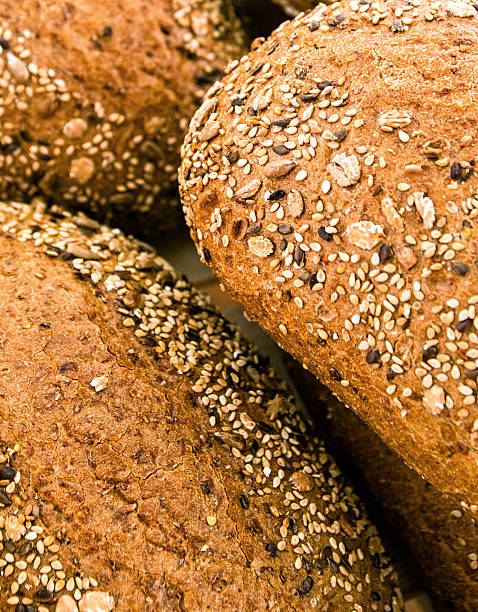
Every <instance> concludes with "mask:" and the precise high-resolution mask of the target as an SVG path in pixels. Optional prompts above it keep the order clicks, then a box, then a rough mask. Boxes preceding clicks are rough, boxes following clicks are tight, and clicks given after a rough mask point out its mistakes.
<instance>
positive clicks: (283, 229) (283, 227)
mask: <svg viewBox="0 0 478 612" xmlns="http://www.w3.org/2000/svg"><path fill="white" fill-rule="evenodd" d="M277 231H278V232H279V234H284V235H287V234H292V233H293V231H294V228H293V227H292V225H289V224H288V223H281V224H280V225H279V226H278V228H277Z"/></svg>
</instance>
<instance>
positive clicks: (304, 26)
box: [180, 0, 478, 515]
mask: <svg viewBox="0 0 478 612" xmlns="http://www.w3.org/2000/svg"><path fill="white" fill-rule="evenodd" d="M416 5H417V6H416V8H412V7H411V6H410V5H409V7H410V9H409V10H408V9H407V7H403V6H402V4H401V3H400V2H397V1H396V0H392V1H387V2H384V3H383V9H379V8H376V7H375V6H374V5H369V4H363V5H361V4H360V3H350V4H340V5H334V6H332V7H325V6H320V7H317V8H316V9H313V10H312V11H311V12H310V13H308V14H307V15H306V16H301V17H298V18H297V19H295V20H294V21H292V22H289V23H287V24H284V26H283V27H281V28H279V29H278V30H277V31H276V32H274V33H273V34H272V36H271V37H270V39H269V40H268V41H266V42H265V43H264V44H263V45H262V46H259V47H258V48H257V49H256V50H254V51H253V52H252V53H251V54H250V55H249V56H248V57H247V58H243V59H242V61H241V65H240V66H239V67H238V68H237V69H235V70H234V71H232V73H231V74H230V75H228V76H227V77H226V78H225V79H224V80H223V82H222V84H221V85H218V86H216V87H214V88H212V90H211V91H210V92H209V94H208V98H207V100H206V102H205V103H204V106H203V107H202V109H200V110H199V111H198V113H197V114H196V116H195V118H194V119H193V122H192V124H191V126H192V127H191V130H190V133H189V135H188V136H187V139H186V142H185V145H184V148H183V158H184V161H183V166H182V170H181V177H180V179H181V189H182V196H183V200H184V207H185V212H186V215H187V220H188V223H189V224H190V226H191V228H192V236H193V238H194V239H195V240H196V241H197V244H198V245H199V249H200V252H201V254H202V255H203V258H204V259H205V261H206V262H207V263H209V264H210V265H211V266H212V267H213V269H214V271H215V273H216V274H217V276H218V277H219V278H220V279H221V281H222V282H223V283H224V284H225V285H226V287H227V288H228V289H229V290H230V291H231V293H232V294H233V295H234V296H235V298H236V299H237V300H238V301H239V302H240V303H241V304H242V305H243V306H244V308H245V309H246V310H247V311H248V312H249V314H250V315H251V316H252V318H253V319H256V320H257V321H258V322H260V323H261V325H262V326H263V327H264V328H265V329H266V330H267V331H268V332H269V333H270V334H271V335H272V336H273V337H274V338H275V339H276V340H277V341H278V342H279V344H280V345H281V346H283V347H284V348H285V349H286V350H288V351H289V352H291V353H292V354H293V355H294V356H295V357H297V358H298V359H299V360H300V361H302V362H303V363H304V364H306V365H307V367H308V368H309V369H311V370H312V371H313V372H314V373H315V374H316V375H317V376H318V377H319V378H320V379H321V380H322V382H323V383H325V384H326V385H327V386H329V387H330V388H331V389H332V390H333V392H334V393H335V394H336V395H337V396H338V397H339V398H340V399H341V400H342V401H343V402H344V403H345V404H346V405H348V406H350V407H351V408H352V409H353V410H354V411H356V412H357V414H359V415H360V416H361V417H362V418H363V419H365V420H366V421H367V422H368V423H369V424H370V425H371V426H372V427H373V428H374V429H375V430H376V431H377V432H378V433H379V434H380V436H381V437H382V438H383V439H384V440H385V441H386V442H387V443H388V444H389V445H390V446H391V447H392V448H393V449H394V450H395V451H396V452H398V453H400V454H401V455H402V456H403V457H404V458H405V459H406V460H407V462H408V463H409V464H410V465H412V466H413V467H414V468H415V469H416V470H417V471H418V472H420V473H421V474H422V475H424V476H425V477H426V478H427V479H428V480H429V481H430V482H431V483H432V484H433V485H434V486H436V488H437V489H439V490H440V491H442V492H445V493H447V494H449V495H451V496H453V497H454V498H455V499H456V500H458V501H459V502H460V503H461V504H462V505H463V507H465V508H467V509H468V510H470V512H472V513H473V514H475V515H478V469H477V461H478V453H477V449H478V408H477V404H476V398H477V384H476V376H477V375H478V361H477V358H478V334H477V328H478V318H477V317H476V306H475V304H476V303H477V302H478V295H477V294H476V280H477V277H476V275H477V267H476V262H475V259H476V256H477V249H478V247H477V245H478V235H477V230H476V211H477V210H478V197H476V194H477V187H478V177H477V174H476V171H475V169H474V168H475V165H474V164H475V159H476V158H477V156H478V143H477V141H476V138H475V133H474V128H473V126H474V123H475V120H476V115H477V112H478V108H477V103H476V101H475V98H474V97H473V95H472V91H473V88H472V83H473V82H474V74H475V71H476V67H477V55H476V53H475V49H476V45H477V43H478V28H477V23H478V21H477V17H476V14H477V13H476V10H475V8H474V7H473V6H472V5H471V4H470V3H468V2H467V1H466V0H456V1H455V0H449V1H448V2H445V4H444V5H442V4H440V5H434V4H433V3H431V2H429V1H428V0H421V1H420V2H417V3H416ZM414 7H415V4H414ZM371 41H373V44H371ZM235 99H236V100H237V99H240V100H241V103H240V104H239V103H238V102H233V106H232V105H231V101H234V100H235ZM208 115H209V116H208ZM211 122H214V124H215V126H216V128H215V129H216V136H215V137H214V138H212V139H210V140H207V141H206V140H204V132H205V131H206V130H207V129H208V127H209V126H210V124H211ZM274 122H275V124H274ZM277 122H278V123H277ZM203 130H204V131H203Z"/></svg>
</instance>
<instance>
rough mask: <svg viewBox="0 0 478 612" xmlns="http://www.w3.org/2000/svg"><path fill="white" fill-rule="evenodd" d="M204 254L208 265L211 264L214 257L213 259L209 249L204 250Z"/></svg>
mask: <svg viewBox="0 0 478 612" xmlns="http://www.w3.org/2000/svg"><path fill="white" fill-rule="evenodd" d="M202 253H203V256H204V259H205V261H206V263H211V261H212V257H211V253H210V252H209V249H207V248H206V247H204V249H203V250H202Z"/></svg>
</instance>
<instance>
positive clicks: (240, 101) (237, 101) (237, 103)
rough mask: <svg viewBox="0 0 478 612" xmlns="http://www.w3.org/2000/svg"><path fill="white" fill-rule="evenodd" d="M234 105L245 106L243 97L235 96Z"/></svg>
mask: <svg viewBox="0 0 478 612" xmlns="http://www.w3.org/2000/svg"><path fill="white" fill-rule="evenodd" d="M231 105H232V106H244V100H243V99H242V98H234V100H233V101H232V102H231Z"/></svg>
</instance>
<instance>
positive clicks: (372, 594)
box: [370, 591, 382, 601]
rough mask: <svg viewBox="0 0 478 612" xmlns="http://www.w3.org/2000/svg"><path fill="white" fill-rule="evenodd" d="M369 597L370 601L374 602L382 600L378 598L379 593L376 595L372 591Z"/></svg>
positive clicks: (375, 592)
mask: <svg viewBox="0 0 478 612" xmlns="http://www.w3.org/2000/svg"><path fill="white" fill-rule="evenodd" d="M370 595H371V596H372V599H373V600H374V601H380V600H381V599H382V598H381V597H380V593H377V591H372V592H371V593H370Z"/></svg>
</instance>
